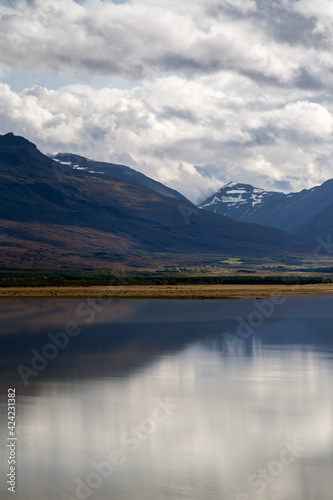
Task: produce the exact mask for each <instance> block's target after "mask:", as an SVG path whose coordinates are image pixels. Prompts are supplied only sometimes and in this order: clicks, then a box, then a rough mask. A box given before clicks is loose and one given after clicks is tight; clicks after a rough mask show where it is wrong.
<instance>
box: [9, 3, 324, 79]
mask: <svg viewBox="0 0 333 500" xmlns="http://www.w3.org/2000/svg"><path fill="white" fill-rule="evenodd" d="M325 12H326V11H325V9H319V17H316V13H315V10H314V9H312V10H311V7H310V5H309V4H308V2H307V1H306V0H300V1H299V2H293V1H291V0H283V1H282V0H281V1H280V2H274V3H273V2H267V1H266V0H257V1H256V2H255V1H254V0H247V1H244V0H242V1H240V0H228V1H227V0H224V1H220V2H216V1H211V2H206V1H204V0H197V1H196V2H193V1H191V2H190V1H189V0H183V2H178V1H176V0H169V1H168V2H166V1H164V0H157V1H154V2H152V1H150V0H133V1H132V2H131V3H120V4H115V3H112V2H110V1H105V2H103V1H101V0H87V1H86V2H83V3H77V2H75V1H74V0H59V1H57V2H54V1H53V0H35V1H34V2H33V3H32V5H29V4H27V3H26V2H24V1H21V2H18V3H17V6H16V8H15V9H13V8H10V7H8V6H7V7H6V6H1V7H0V16H1V20H0V23H1V32H0V54H1V55H0V62H1V63H2V64H4V65H8V66H15V67H17V68H25V69H30V70H39V71H40V70H50V69H52V70H53V71H57V72H62V73H64V72H65V73H68V74H72V75H74V76H75V77H80V78H83V79H84V78H85V79H87V80H88V79H89V75H91V74H92V73H93V74H96V73H97V74H104V75H108V76H110V77H119V78H127V79H131V80H132V81H136V80H137V79H142V78H147V77H149V76H151V75H152V74H154V75H156V72H157V73H166V74H170V73H175V72H176V73H181V74H182V75H186V76H187V77H193V76H199V75H202V74H207V73H218V72H220V71H221V70H229V71H234V72H236V73H238V74H244V75H247V76H248V77H249V78H251V79H253V80H254V81H260V79H261V81H264V80H266V81H267V83H270V82H272V83H275V84H280V85H289V86H294V87H298V86H300V87H301V88H304V87H309V88H312V87H313V85H316V86H317V87H319V86H329V85H330V84H331V83H332V76H331V73H330V68H331V67H332V64H333V56H332V55H331V54H330V52H329V51H328V50H327V49H328V48H330V49H331V48H332V44H331V41H329V40H328V36H327V34H326V35H325V39H323V36H324V35H323V32H325V33H326V31H327V28H326V25H323V19H324V14H325ZM325 30H326V31H325ZM317 52H319V53H322V56H323V58H322V61H320V59H319V61H318V54H317ZM318 64H319V65H320V66H321V71H320V72H319V73H318V72H316V71H315V67H317V66H318Z"/></svg>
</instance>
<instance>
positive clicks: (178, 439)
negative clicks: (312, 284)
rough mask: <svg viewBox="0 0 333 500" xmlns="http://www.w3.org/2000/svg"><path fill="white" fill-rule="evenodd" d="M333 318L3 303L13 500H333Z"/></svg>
mask: <svg viewBox="0 0 333 500" xmlns="http://www.w3.org/2000/svg"><path fill="white" fill-rule="evenodd" d="M332 311H333V298H332V297H304V298H301V297H290V298H287V299H281V298H280V299H278V298H276V299H274V300H271V299H264V300H252V299H251V300H240V301H215V300H214V301H196V300H192V301H191V300H189V301H187V300H182V301H178V300H174V301H164V300H157V301H149V300H137V301H134V300H133V301H131V300H128V301H106V300H104V301H103V300H96V301H95V300H62V299H57V300H56V299H55V300H53V299H40V300H32V299H31V300H30V299H25V300H23V299H22V300H20V299H16V300H2V301H0V325H1V326H0V328H1V334H0V359H1V365H0V366H1V368H0V369H1V382H0V388H1V399H0V402H1V407H0V408H1V420H0V431H1V433H0V435H1V443H2V446H1V452H0V454H1V457H0V464H1V465H0V473H1V477H0V483H1V494H0V497H1V499H2V500H6V499H9V498H16V499H18V500H26V499H29V500H31V499H33V500H55V499H57V500H59V499H62V500H69V499H70V500H73V499H80V500H86V499H88V498H91V499H95V500H106V499H112V500H118V499H119V500H132V499H133V500H134V499H135V500H149V499H151V500H167V499H168V500H170V499H175V500H176V499H177V500H185V499H186V500H207V499H211V500H216V499H223V500H254V499H258V500H268V499H272V500H314V499H316V500H331V498H332V491H333V474H332V471H333V336H332V315H333V313H332ZM9 388H12V389H15V396H16V397H15V403H16V404H15V408H16V411H15V432H14V436H13V437H15V438H17V439H15V440H13V439H11V437H10V436H8V432H9V431H8V418H7V411H8V404H7V399H8V389H9ZM11 394H12V393H11ZM11 422H12V420H11ZM7 438H8V439H7ZM8 443H9V445H10V446H12V447H10V446H6V445H7V444H8ZM11 451H12V455H11V456H12V458H14V460H15V467H16V469H15V478H14V476H13V472H12V479H13V480H14V479H15V480H14V483H15V491H16V493H15V495H14V496H13V493H12V492H9V491H8V490H7V487H8V486H9V485H8V484H6V481H7V476H6V474H8V473H9V464H8V457H9V455H10V452H11Z"/></svg>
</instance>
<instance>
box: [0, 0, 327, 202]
mask: <svg viewBox="0 0 333 500" xmlns="http://www.w3.org/2000/svg"><path fill="white" fill-rule="evenodd" d="M332 90H333V3H332V1H331V0H320V2H314V1H313V0H181V1H180V0H129V1H127V2H126V1H117V2H116V1H113V2H112V1H111V0H104V1H102V0H80V1H78V0H77V1H74V0H57V1H54V0H29V1H25V0H0V134H5V133H7V132H14V134H18V135H23V136H24V137H26V138H27V139H29V140H31V141H32V142H34V143H35V144H36V145H37V147H38V148H39V149H40V150H41V151H42V152H44V153H48V152H53V151H59V152H72V153H78V154H81V155H82V156H86V157H89V158H93V159H96V160H103V161H109V162H112V163H122V164H125V165H128V166H130V167H132V168H135V169H136V170H139V171H141V172H143V173H144V174H146V175H148V176H150V177H153V178H154V179H156V180H159V181H160V182H163V183H164V184H166V185H168V186H170V187H172V188H175V189H177V190H178V191H180V192H181V193H183V194H184V195H185V196H187V197H188V198H189V199H190V200H191V201H193V202H194V203H199V202H201V201H203V200H204V199H206V198H207V197H208V196H209V195H211V194H212V193H213V192H215V191H217V190H218V189H219V188H220V187H222V186H223V185H224V184H225V183H227V182H230V181H237V182H243V183H249V184H252V185H255V186H257V187H262V188H265V189H269V190H274V191H284V192H291V191H298V190H300V189H303V188H310V187H312V186H314V185H318V184H321V183H322V182H324V181H325V180H327V179H329V178H332V177H333V170H332V165H333V140H332V138H333V137H332V134H333V118H332V116H333V98H332Z"/></svg>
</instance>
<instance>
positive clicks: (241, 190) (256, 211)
mask: <svg viewBox="0 0 333 500" xmlns="http://www.w3.org/2000/svg"><path fill="white" fill-rule="evenodd" d="M199 206H200V208H204V209H205V210H209V211H211V212H214V213H217V214H221V215H226V216H228V217H231V218H233V219H234V220H238V221H242V222H250V223H255V224H262V225H265V226H269V227H273V228H276V229H280V230H282V231H286V232H288V233H291V234H293V235H295V236H297V237H299V238H302V239H304V240H308V241H313V242H314V241H316V240H317V238H318V237H327V236H328V235H330V234H333V222H332V221H333V218H332V215H333V179H331V180H328V181H326V182H324V183H323V184H322V185H321V186H316V187H314V188H312V189H303V190H302V191H300V192H297V193H290V194H284V193H278V192H275V191H264V190H263V189H260V188H255V187H253V186H251V185H249V184H240V183H236V182H230V183H229V184H226V185H225V186H224V187H223V188H221V189H220V190H219V191H218V192H217V193H216V194H214V195H212V196H211V197H209V198H208V199H207V200H206V201H204V202H203V203H201V204H200V205H199Z"/></svg>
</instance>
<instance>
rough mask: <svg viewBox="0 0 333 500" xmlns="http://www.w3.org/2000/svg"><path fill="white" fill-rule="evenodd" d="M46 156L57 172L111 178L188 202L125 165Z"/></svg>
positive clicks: (70, 157)
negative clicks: (53, 163) (76, 172)
mask: <svg viewBox="0 0 333 500" xmlns="http://www.w3.org/2000/svg"><path fill="white" fill-rule="evenodd" d="M48 156H49V157H50V158H52V159H53V160H54V161H56V162H58V163H59V166H58V167H57V168H58V169H59V172H60V171H61V170H62V169H64V168H65V171H66V172H68V171H69V169H72V170H73V171H74V172H75V171H78V170H82V171H84V172H85V173H86V174H89V173H91V174H94V176H98V177H99V176H103V177H104V178H109V177H111V178H116V179H119V180H120V181H125V182H133V183H134V184H140V185H142V186H146V187H149V188H150V189H152V190H153V191H156V192H157V193H160V194H164V195H165V196H168V197H170V198H175V199H177V200H181V201H188V200H187V199H186V198H185V196H183V195H182V194H180V193H178V191H176V190H175V189H171V188H168V187H167V186H164V184H161V183H160V182H158V181H155V180H154V179H151V178H150V177H147V176H146V175H144V174H142V173H141V172H138V171H137V170H134V169H133V168H130V167H126V166H125V165H116V164H114V163H106V162H101V161H95V160H91V159H88V158H84V157H83V156H79V155H75V154H71V153H50V154H49V155H48ZM68 167H69V168H68Z"/></svg>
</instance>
